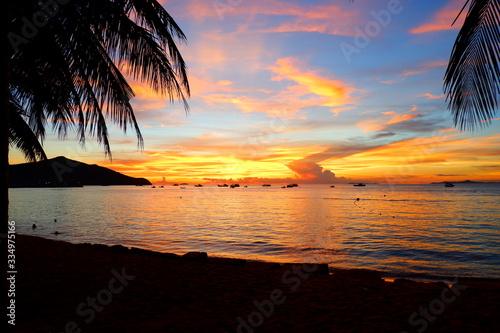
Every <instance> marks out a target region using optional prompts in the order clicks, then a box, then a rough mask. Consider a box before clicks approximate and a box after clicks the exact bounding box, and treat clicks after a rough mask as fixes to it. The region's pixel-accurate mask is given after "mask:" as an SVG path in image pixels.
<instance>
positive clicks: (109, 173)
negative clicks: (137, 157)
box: [9, 156, 151, 187]
mask: <svg viewBox="0 0 500 333" xmlns="http://www.w3.org/2000/svg"><path fill="white" fill-rule="evenodd" d="M9 173H10V174H9V181H10V183H9V187H71V186H85V185H151V183H150V182H149V180H147V179H145V178H134V177H130V176H126V175H124V174H122V173H119V172H116V171H113V170H111V169H108V168H105V167H101V166H98V165H96V164H92V165H89V164H86V163H83V162H79V161H75V160H71V159H69V158H66V157H64V156H58V157H55V158H51V159H48V160H45V161H40V162H34V163H22V164H15V165H10V166H9Z"/></svg>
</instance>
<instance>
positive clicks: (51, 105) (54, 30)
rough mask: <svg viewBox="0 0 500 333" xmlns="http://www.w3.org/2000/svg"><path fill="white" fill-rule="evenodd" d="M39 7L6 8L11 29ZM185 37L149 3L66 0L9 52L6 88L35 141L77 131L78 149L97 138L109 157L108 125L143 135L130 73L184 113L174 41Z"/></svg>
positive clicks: (182, 73)
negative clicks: (180, 106) (49, 129)
mask: <svg viewBox="0 0 500 333" xmlns="http://www.w3.org/2000/svg"><path fill="white" fill-rule="evenodd" d="M40 10H41V8H40V6H39V4H38V2H37V1H32V0H19V3H17V4H16V5H13V6H12V14H11V15H12V16H13V19H12V21H11V29H10V30H11V31H20V30H21V26H22V24H24V23H25V22H23V21H22V20H21V18H22V17H30V14H31V15H32V13H36V12H39V11H40ZM185 41H186V37H185V35H184V34H183V33H182V31H181V29H180V28H179V26H178V25H177V24H176V23H175V21H174V20H173V19H172V17H171V16H170V15H169V14H168V13H167V11H166V10H165V9H164V8H163V7H162V6H161V5H159V4H158V2H157V1H155V0H100V1H89V0H72V1H71V2H69V3H68V4H66V5H61V6H59V8H58V10H57V12H56V14H55V15H53V16H52V17H50V19H49V20H48V23H47V24H46V25H45V26H43V27H41V28H40V29H38V32H37V34H36V36H35V37H34V38H32V39H30V40H29V42H28V43H24V44H23V45H19V48H18V50H15V51H14V52H12V55H11V66H12V73H11V81H10V91H11V95H12V103H13V104H15V105H18V106H19V108H20V109H21V110H22V113H23V115H24V116H25V117H26V118H27V123H28V125H29V127H30V128H31V129H32V131H33V133H34V134H35V136H36V137H38V138H39V139H40V140H42V141H43V139H44V138H45V136H46V132H47V126H48V125H49V124H51V125H52V127H53V129H54V130H55V131H56V132H57V133H58V135H59V137H60V138H64V137H66V136H67V133H68V130H69V129H71V128H74V129H76V132H77V135H78V138H79V141H80V142H81V144H82V145H83V144H84V143H85V140H86V138H87V137H88V136H90V137H95V138H97V141H98V142H99V143H100V144H102V145H103V148H104V151H105V153H106V154H107V155H108V156H110V157H111V147H110V142H109V131H108V125H107V121H108V120H110V121H111V122H113V123H114V124H115V125H117V126H118V127H119V128H120V129H122V130H123V131H124V132H126V131H127V130H128V129H129V128H132V129H133V130H134V131H135V133H136V135H137V139H138V146H139V148H142V147H143V138H142V135H141V132H140V128H139V126H138V124H137V120H136V118H135V115H134V112H133V109H132V106H131V104H130V99H131V98H133V97H134V92H133V90H132V88H131V87H130V85H129V84H128V83H127V80H126V77H127V76H129V77H131V78H133V79H135V80H139V81H140V82H144V83H147V84H149V86H150V87H151V88H152V89H153V90H155V91H156V92H158V93H159V94H160V95H161V96H166V97H168V98H169V100H170V101H174V100H181V101H182V102H183V103H184V107H185V110H186V111H188V110H189V107H188V104H187V98H188V96H189V94H190V91H189V84H188V78H187V69H186V64H185V62H184V60H183V59H182V56H181V54H180V51H179V49H178V48H177V45H176V42H181V43H182V42H185Z"/></svg>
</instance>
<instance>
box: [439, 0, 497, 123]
mask: <svg viewBox="0 0 500 333" xmlns="http://www.w3.org/2000/svg"><path fill="white" fill-rule="evenodd" d="M467 5H469V10H468V13H467V16H466V19H465V22H464V24H463V26H462V28H461V30H460V32H459V33H458V36H457V39H456V41H455V45H454V46H453V50H452V53H451V56H450V61H449V64H448V68H447V70H446V74H445V81H444V89H445V93H446V95H447V100H448V108H449V109H450V111H451V112H452V114H453V120H454V122H455V125H456V126H457V127H459V128H460V129H462V130H464V129H465V130H473V129H475V128H477V127H484V126H485V125H488V124H489V123H490V122H491V119H492V118H493V117H494V116H495V113H496V110H497V108H498V96H499V94H500V68H499V64H500V61H499V60H500V28H499V27H500V1H499V0H467V2H466V3H465V5H464V7H463V9H462V11H463V10H464V9H465V8H466V7H467ZM462 11H461V12H460V13H459V16H460V14H461V13H462Z"/></svg>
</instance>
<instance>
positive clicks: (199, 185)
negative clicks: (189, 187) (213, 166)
mask: <svg viewBox="0 0 500 333" xmlns="http://www.w3.org/2000/svg"><path fill="white" fill-rule="evenodd" d="M194 187H203V185H201V184H198V185H195V186H194Z"/></svg>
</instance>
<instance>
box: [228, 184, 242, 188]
mask: <svg viewBox="0 0 500 333" xmlns="http://www.w3.org/2000/svg"><path fill="white" fill-rule="evenodd" d="M230 187H231V188H235V187H240V184H232V185H231V186H230Z"/></svg>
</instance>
